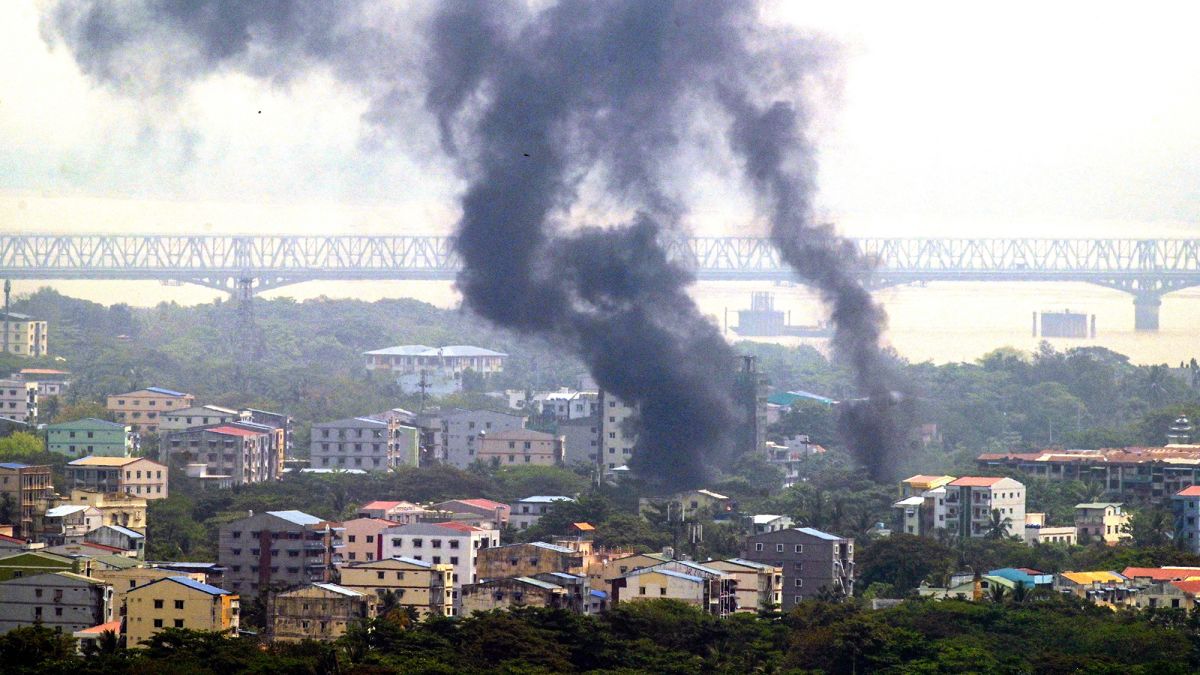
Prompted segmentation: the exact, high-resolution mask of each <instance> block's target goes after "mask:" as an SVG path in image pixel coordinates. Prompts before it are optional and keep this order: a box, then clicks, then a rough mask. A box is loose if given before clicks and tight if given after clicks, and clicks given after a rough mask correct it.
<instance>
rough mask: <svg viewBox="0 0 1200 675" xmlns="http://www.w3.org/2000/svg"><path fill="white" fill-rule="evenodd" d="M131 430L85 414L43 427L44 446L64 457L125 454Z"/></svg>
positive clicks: (130, 445) (129, 446) (130, 447)
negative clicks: (81, 416) (84, 416)
mask: <svg viewBox="0 0 1200 675" xmlns="http://www.w3.org/2000/svg"><path fill="white" fill-rule="evenodd" d="M133 439H134V436H133V433H132V431H131V430H130V428H129V425H126V424H117V423H116V422H109V421H108V420H100V419H96V418H95V417H87V418H84V419H80V420H72V421H70V422H60V423H58V424H50V425H47V426H46V448H47V449H48V450H49V451H50V452H54V453H58V454H60V455H65V456H67V457H72V458H74V457H83V456H85V455H95V456H98V457H128V456H129V455H130V454H132V453H133Z"/></svg>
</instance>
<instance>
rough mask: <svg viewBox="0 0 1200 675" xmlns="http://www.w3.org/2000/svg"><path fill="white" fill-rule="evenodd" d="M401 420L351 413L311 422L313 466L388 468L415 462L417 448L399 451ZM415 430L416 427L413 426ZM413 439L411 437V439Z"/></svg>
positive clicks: (368, 469)
mask: <svg viewBox="0 0 1200 675" xmlns="http://www.w3.org/2000/svg"><path fill="white" fill-rule="evenodd" d="M399 428H400V425H399V422H396V421H394V420H392V421H382V420H377V419H372V418H370V417H351V418H348V419H343V420H336V421H333V422H322V423H320V424H314V425H313V426H312V445H311V447H310V450H309V456H310V457H311V459H312V466H313V468H317V469H324V468H333V469H363V470H365V471H387V470H389V469H392V468H394V467H398V466H416V463H415V460H416V456H415V448H413V447H411V445H410V447H409V448H407V455H405V456H402V455H401V454H400V448H399V447H398V445H399V443H398V441H400V440H401V438H402V436H401V435H400V434H398V433H397V432H398V431H399ZM414 432H415V429H414ZM409 440H410V441H411V440H412V439H409Z"/></svg>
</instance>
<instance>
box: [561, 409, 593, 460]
mask: <svg viewBox="0 0 1200 675" xmlns="http://www.w3.org/2000/svg"><path fill="white" fill-rule="evenodd" d="M558 433H559V434H561V435H562V439H563V463H564V464H567V465H568V466H575V465H581V466H587V467H593V468H594V467H595V466H596V462H598V461H599V457H600V416H599V415H593V416H592V417H578V418H575V419H569V420H562V421H560V422H559V423H558Z"/></svg>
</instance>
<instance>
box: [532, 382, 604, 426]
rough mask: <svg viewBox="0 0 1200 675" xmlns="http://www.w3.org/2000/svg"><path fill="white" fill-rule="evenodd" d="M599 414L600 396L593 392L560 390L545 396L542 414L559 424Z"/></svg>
mask: <svg viewBox="0 0 1200 675" xmlns="http://www.w3.org/2000/svg"><path fill="white" fill-rule="evenodd" d="M599 413H600V394H599V392H595V391H571V390H570V389H565V388H564V389H560V390H559V391H555V392H551V393H549V394H547V395H546V399H545V400H544V401H543V402H542V414H543V415H552V416H553V417H554V419H556V420H558V421H559V422H565V421H567V420H578V419H586V418H588V417H596V416H597V415H598V414H599Z"/></svg>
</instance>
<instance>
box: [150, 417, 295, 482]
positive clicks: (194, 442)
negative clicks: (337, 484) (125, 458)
mask: <svg viewBox="0 0 1200 675" xmlns="http://www.w3.org/2000/svg"><path fill="white" fill-rule="evenodd" d="M277 441H278V436H277V434H275V433H274V431H273V430H272V429H269V428H267V427H262V426H259V425H252V424H247V423H244V422H231V423H228V424H219V425H217V426H210V427H198V428H195V429H183V430H181V431H171V432H168V433H166V434H164V436H163V438H162V441H161V442H160V444H159V448H160V450H159V452H160V453H162V455H163V456H164V457H165V458H166V460H167V462H168V463H169V464H171V465H173V466H177V467H180V468H185V469H186V468H187V467H188V466H189V465H196V464H203V465H204V467H205V469H204V474H206V475H208V476H230V477H231V478H232V479H233V484H234V485H248V484H250V483H262V482H265V481H269V480H278V479H279V478H280V477H281V476H282V470H283V449H282V448H281V447H277V445H276V443H277Z"/></svg>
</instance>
